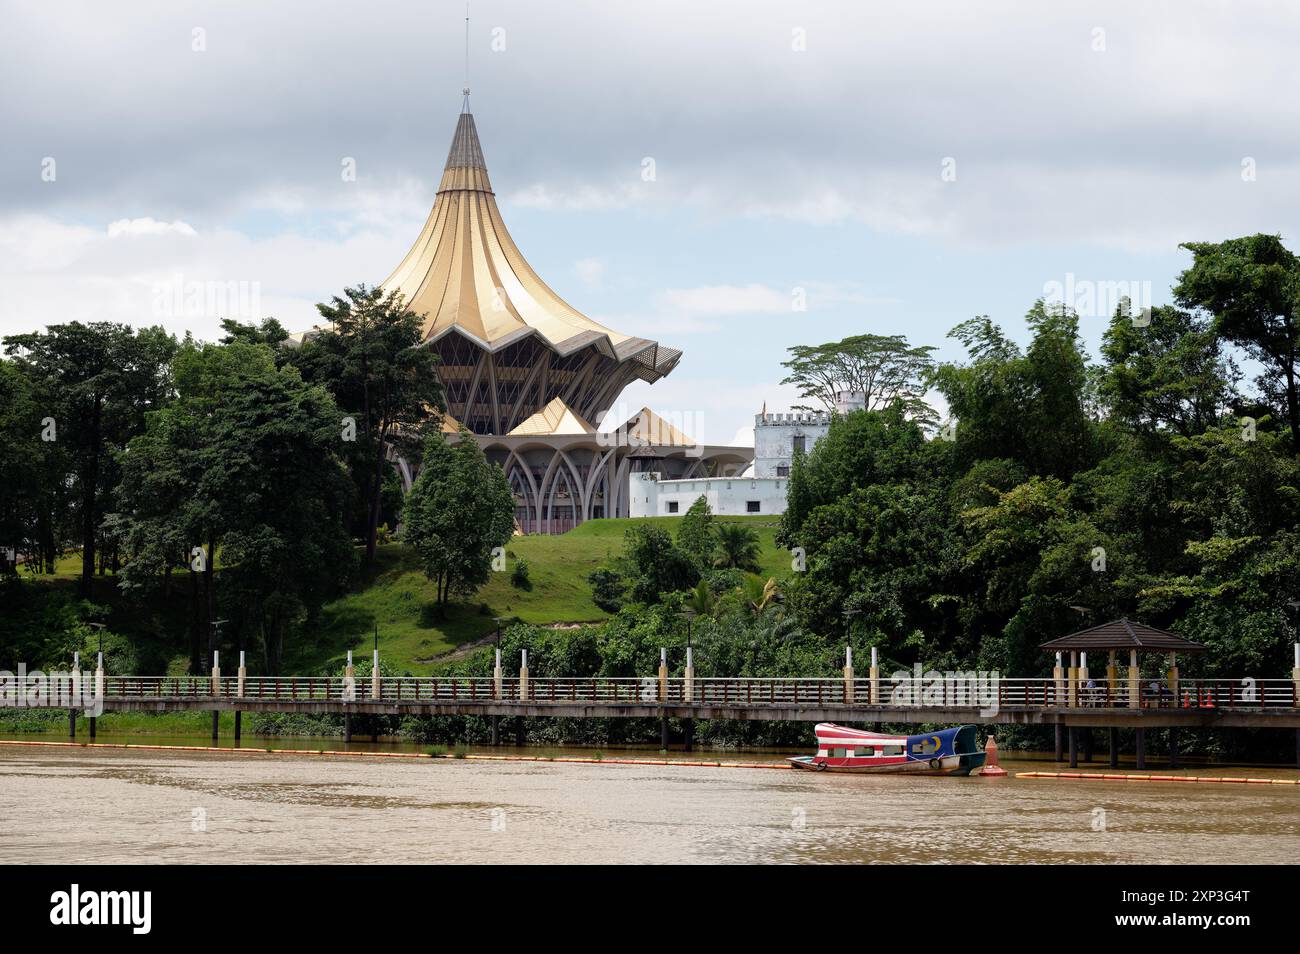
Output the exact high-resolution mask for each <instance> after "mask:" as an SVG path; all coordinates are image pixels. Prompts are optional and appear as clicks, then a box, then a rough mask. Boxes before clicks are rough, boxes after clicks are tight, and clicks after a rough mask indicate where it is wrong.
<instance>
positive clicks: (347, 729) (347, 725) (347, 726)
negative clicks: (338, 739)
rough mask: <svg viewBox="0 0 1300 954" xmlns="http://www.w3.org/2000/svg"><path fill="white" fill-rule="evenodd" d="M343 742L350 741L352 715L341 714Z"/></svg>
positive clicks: (347, 713)
mask: <svg viewBox="0 0 1300 954" xmlns="http://www.w3.org/2000/svg"><path fill="white" fill-rule="evenodd" d="M343 741H344V742H351V741H352V713H351V712H345V713H343Z"/></svg>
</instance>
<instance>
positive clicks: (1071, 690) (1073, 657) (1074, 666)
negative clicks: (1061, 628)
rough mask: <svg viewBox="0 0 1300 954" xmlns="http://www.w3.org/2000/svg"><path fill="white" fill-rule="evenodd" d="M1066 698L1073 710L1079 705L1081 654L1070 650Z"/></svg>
mask: <svg viewBox="0 0 1300 954" xmlns="http://www.w3.org/2000/svg"><path fill="white" fill-rule="evenodd" d="M1066 698H1067V699H1068V700H1069V706H1070V708H1071V709H1074V708H1076V707H1077V706H1078V705H1079V654H1078V652H1077V651H1075V650H1073V649H1072V650H1070V675H1069V682H1068V684H1067V686H1066Z"/></svg>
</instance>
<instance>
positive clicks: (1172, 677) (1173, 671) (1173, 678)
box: [1168, 653, 1182, 707]
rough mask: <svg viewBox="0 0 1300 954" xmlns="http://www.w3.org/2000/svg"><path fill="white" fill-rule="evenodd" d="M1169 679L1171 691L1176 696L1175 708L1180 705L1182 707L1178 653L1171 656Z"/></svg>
mask: <svg viewBox="0 0 1300 954" xmlns="http://www.w3.org/2000/svg"><path fill="white" fill-rule="evenodd" d="M1168 679H1169V691H1170V692H1171V693H1173V696H1174V706H1175V707H1177V706H1179V705H1182V702H1181V701H1180V700H1179V698H1178V655H1177V654H1176V653H1170V654H1169V675H1168Z"/></svg>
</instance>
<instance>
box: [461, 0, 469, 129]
mask: <svg viewBox="0 0 1300 954" xmlns="http://www.w3.org/2000/svg"><path fill="white" fill-rule="evenodd" d="M461 92H463V93H464V94H465V101H464V103H462V104H461V107H460V111H461V112H462V113H468V112H469V0H465V88H464V89H463V90H461Z"/></svg>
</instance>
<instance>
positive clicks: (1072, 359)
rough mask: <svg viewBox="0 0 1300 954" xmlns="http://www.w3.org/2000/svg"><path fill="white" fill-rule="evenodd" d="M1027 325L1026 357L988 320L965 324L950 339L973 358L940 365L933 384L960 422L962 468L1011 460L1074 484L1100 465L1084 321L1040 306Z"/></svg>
mask: <svg viewBox="0 0 1300 954" xmlns="http://www.w3.org/2000/svg"><path fill="white" fill-rule="evenodd" d="M1025 320H1026V323H1027V324H1028V325H1029V328H1030V330H1031V332H1032V333H1033V338H1032V340H1031V341H1030V344H1029V347H1028V348H1027V349H1025V350H1024V351H1023V352H1022V351H1021V350H1020V348H1019V347H1017V346H1016V344H1015V343H1014V342H1012V341H1011V340H1010V339H1009V338H1007V337H1006V335H1005V334H1003V332H1002V330H1001V329H1000V328H999V327H998V326H997V325H995V324H993V322H991V321H990V320H989V319H988V317H987V316H980V317H978V318H972V319H970V320H969V321H965V322H962V323H961V324H960V325H958V326H957V327H956V328H954V329H953V330H952V331H951V332H950V333H949V337H950V338H957V339H958V340H959V341H961V342H962V344H964V345H965V346H966V349H967V352H968V353H969V355H970V358H971V360H970V361H969V362H968V363H966V364H955V363H947V364H941V365H939V366H938V367H937V368H935V370H934V372H933V373H932V375H931V382H932V383H933V385H934V387H935V388H936V389H937V390H938V391H939V392H940V393H941V394H943V396H944V397H945V398H946V399H947V401H948V406H949V408H950V409H951V411H952V414H953V416H954V417H955V418H956V421H957V424H956V432H955V451H956V454H957V458H958V462H959V465H960V466H962V467H969V466H970V464H971V463H973V462H974V461H977V460H985V459H989V458H997V457H1010V458H1012V459H1013V460H1016V461H1018V462H1020V463H1022V464H1024V465H1025V466H1026V467H1027V468H1028V469H1029V470H1030V472H1031V473H1035V474H1043V475H1052V476H1055V477H1060V478H1062V479H1068V477H1069V475H1071V474H1073V473H1075V472H1076V471H1079V470H1083V469H1086V468H1087V467H1089V466H1091V464H1092V463H1093V462H1094V461H1095V459H1096V438H1095V433H1094V431H1095V424H1094V422H1093V421H1092V419H1091V418H1090V416H1089V408H1088V397H1089V377H1088V370H1087V356H1086V355H1085V354H1084V352H1083V345H1082V341H1081V340H1080V338H1079V319H1078V316H1077V315H1075V314H1074V313H1073V312H1072V311H1069V310H1067V309H1065V308H1052V309H1048V308H1047V307H1046V306H1045V305H1044V304H1043V302H1042V301H1041V300H1040V301H1038V302H1035V304H1034V307H1033V308H1031V309H1030V310H1029V313H1028V315H1026V317H1025Z"/></svg>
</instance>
